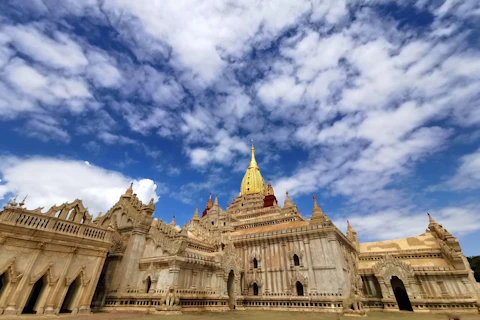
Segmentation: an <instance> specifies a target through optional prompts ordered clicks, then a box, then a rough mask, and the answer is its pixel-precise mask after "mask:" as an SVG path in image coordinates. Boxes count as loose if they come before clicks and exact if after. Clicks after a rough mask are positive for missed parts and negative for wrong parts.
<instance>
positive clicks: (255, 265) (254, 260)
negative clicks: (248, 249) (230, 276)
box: [253, 258, 258, 269]
mask: <svg viewBox="0 0 480 320" xmlns="http://www.w3.org/2000/svg"><path fill="white" fill-rule="evenodd" d="M257 268H258V261H257V258H253V269H257Z"/></svg>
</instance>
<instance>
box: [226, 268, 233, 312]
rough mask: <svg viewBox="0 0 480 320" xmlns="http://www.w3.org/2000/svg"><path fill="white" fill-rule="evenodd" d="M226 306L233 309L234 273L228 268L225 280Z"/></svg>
mask: <svg viewBox="0 0 480 320" xmlns="http://www.w3.org/2000/svg"><path fill="white" fill-rule="evenodd" d="M227 292H228V306H229V307H230V309H235V273H234V272H233V270H230V273H229V274H228V280H227Z"/></svg>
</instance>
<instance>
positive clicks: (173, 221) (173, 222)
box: [170, 216, 176, 227]
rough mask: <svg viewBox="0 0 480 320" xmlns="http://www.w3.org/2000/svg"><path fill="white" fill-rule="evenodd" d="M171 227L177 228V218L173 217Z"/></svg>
mask: <svg viewBox="0 0 480 320" xmlns="http://www.w3.org/2000/svg"><path fill="white" fill-rule="evenodd" d="M170 225H171V226H172V227H175V226H176V224H175V216H172V222H170Z"/></svg>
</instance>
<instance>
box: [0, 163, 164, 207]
mask: <svg viewBox="0 0 480 320" xmlns="http://www.w3.org/2000/svg"><path fill="white" fill-rule="evenodd" d="M0 163H1V164H0V173H1V176H2V183H1V184H0V198H4V197H6V196H7V195H12V194H19V196H21V197H23V196H24V195H27V194H28V199H27V201H26V206H27V207H28V208H29V209H34V208H36V207H45V209H48V208H50V207H51V206H52V205H55V204H57V205H59V204H62V203H64V202H71V201H73V200H75V199H77V198H78V199H80V200H82V201H83V203H84V205H85V206H86V207H88V209H89V212H90V214H92V215H97V214H98V213H99V212H103V213H105V212H106V211H107V210H108V209H109V208H110V207H111V206H112V205H113V204H115V203H116V202H117V201H118V199H119V197H120V196H121V195H122V194H123V193H124V192H125V190H126V189H127V188H128V186H129V185H130V182H131V181H133V182H134V184H133V190H134V193H136V194H137V195H138V197H139V199H140V200H142V201H143V202H144V203H148V202H149V201H150V199H151V198H154V200H155V201H157V200H158V198H159V196H158V194H157V192H156V190H157V185H156V184H155V183H154V182H153V181H152V180H150V179H140V180H137V179H135V180H134V179H131V178H129V177H126V176H124V175H123V174H121V173H119V172H115V171H110V170H106V169H103V168H101V167H97V166H95V165H93V164H89V163H85V162H84V161H77V160H64V159H55V158H43V157H33V158H16V157H2V158H1V161H0Z"/></svg>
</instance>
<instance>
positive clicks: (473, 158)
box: [433, 150, 480, 191]
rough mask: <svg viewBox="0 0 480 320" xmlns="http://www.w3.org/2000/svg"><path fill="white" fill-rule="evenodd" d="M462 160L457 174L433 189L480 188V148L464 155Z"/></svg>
mask: <svg viewBox="0 0 480 320" xmlns="http://www.w3.org/2000/svg"><path fill="white" fill-rule="evenodd" d="M460 162H461V164H460V167H459V168H458V169H457V172H456V173H455V175H454V176H453V177H451V178H450V179H448V180H447V181H445V182H444V183H442V184H441V185H440V186H437V187H433V190H435V189H440V190H442V189H443V190H457V191H458V190H468V189H480V150H477V151H476V152H474V153H471V154H467V155H465V156H463V157H462V158H461V159H460Z"/></svg>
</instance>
